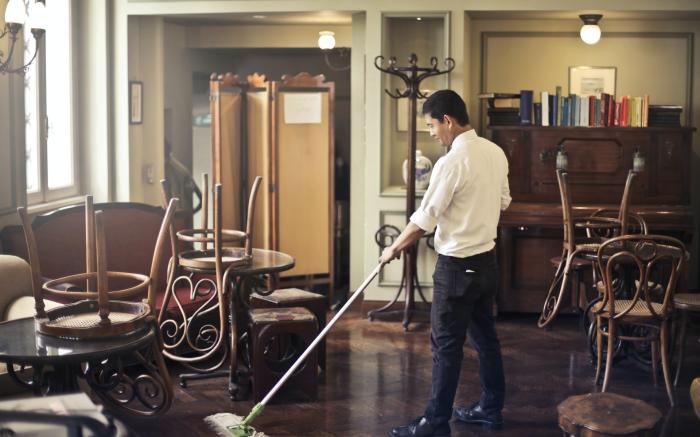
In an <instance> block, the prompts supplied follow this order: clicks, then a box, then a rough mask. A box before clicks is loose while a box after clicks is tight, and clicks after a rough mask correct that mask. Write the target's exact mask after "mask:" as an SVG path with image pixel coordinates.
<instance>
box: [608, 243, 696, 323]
mask: <svg viewBox="0 0 700 437" xmlns="http://www.w3.org/2000/svg"><path fill="white" fill-rule="evenodd" d="M685 256H686V252H685V246H684V245H683V243H681V242H680V241H679V240H677V239H676V238H673V237H668V236H662V235H623V236H620V237H615V238H612V239H610V240H607V241H605V242H604V243H603V244H602V245H601V246H600V248H599V249H598V254H597V262H598V265H599V266H600V270H601V273H602V276H603V284H604V286H603V287H602V291H603V300H602V302H601V303H600V305H599V306H598V308H599V309H598V312H601V311H605V312H606V313H608V314H609V316H608V317H609V318H612V319H615V320H619V319H623V318H625V317H634V316H637V317H638V316H640V315H646V316H651V317H652V318H654V319H656V320H659V321H661V320H665V319H667V318H668V317H669V316H670V312H671V308H672V300H673V293H674V290H675V288H676V282H677V280H678V277H679V275H680V273H681V271H682V269H683V266H684V262H685ZM620 269H626V271H628V272H634V273H633V274H632V275H631V276H633V277H629V275H628V279H627V280H626V281H625V282H627V283H626V284H625V286H626V287H627V288H628V289H629V294H628V295H627V296H625V299H624V301H622V302H623V304H622V305H619V304H618V305H616V299H618V298H617V297H616V294H615V292H616V288H618V287H615V286H614V284H613V281H614V279H615V277H616V272H618V271H620ZM647 311H648V312H647Z"/></svg>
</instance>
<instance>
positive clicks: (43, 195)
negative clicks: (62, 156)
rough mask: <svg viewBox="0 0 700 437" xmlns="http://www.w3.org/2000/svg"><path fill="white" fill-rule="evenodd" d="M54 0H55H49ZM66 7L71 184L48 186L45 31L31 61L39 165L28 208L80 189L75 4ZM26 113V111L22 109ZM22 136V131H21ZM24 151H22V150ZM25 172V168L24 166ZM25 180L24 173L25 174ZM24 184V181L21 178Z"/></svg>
mask: <svg viewBox="0 0 700 437" xmlns="http://www.w3.org/2000/svg"><path fill="white" fill-rule="evenodd" d="M53 1H57V0H53ZM66 4H67V7H68V20H69V32H68V53H69V55H68V59H69V61H70V64H69V72H68V75H69V83H68V85H67V86H68V87H69V91H68V94H69V95H70V99H71V102H70V107H69V111H70V112H71V126H70V127H69V132H70V136H71V139H70V142H71V146H72V150H73V166H72V167H73V184H72V185H69V186H66V187H61V188H54V189H49V186H48V184H49V181H48V158H47V157H48V154H47V146H48V133H49V132H48V128H49V119H48V108H47V81H46V79H47V76H46V74H47V73H46V38H47V37H50V36H48V32H47V33H46V34H45V35H44V37H43V38H42V39H41V40H40V41H39V52H38V53H37V57H36V59H35V61H34V66H33V67H34V68H36V87H37V88H36V90H37V93H36V94H37V97H36V98H37V101H36V108H37V119H38V120H37V132H36V138H37V145H38V150H37V161H38V164H39V165H38V167H39V189H38V190H37V191H35V192H31V193H30V192H28V191H26V188H25V192H26V195H27V205H28V206H32V207H37V206H41V205H42V204H47V203H52V202H56V201H59V200H63V199H69V198H74V197H76V196H77V195H79V194H81V192H82V184H81V177H80V176H81V171H80V166H81V158H80V147H79V141H78V134H79V133H78V128H77V123H76V119H77V118H76V117H77V115H78V97H79V95H78V92H77V88H78V87H77V82H78V80H77V79H78V78H77V72H78V68H77V65H78V62H77V59H76V58H77V56H76V55H77V54H78V50H77V48H78V47H77V44H78V38H77V35H76V33H77V29H76V4H75V2H74V1H73V0H68V1H67V2H66ZM27 31H28V30H27V29H23V32H27ZM25 114H26V111H25ZM25 135H26V133H25ZM25 144H26V139H25ZM25 153H26V151H25ZM24 165H25V167H26V166H27V160H26V158H25V160H24ZM25 172H26V168H25ZM25 179H26V176H25ZM25 185H26V181H25Z"/></svg>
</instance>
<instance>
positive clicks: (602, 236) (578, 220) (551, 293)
mask: <svg viewBox="0 0 700 437" xmlns="http://www.w3.org/2000/svg"><path fill="white" fill-rule="evenodd" d="M556 172H557V183H558V185H559V195H560V198H561V209H562V222H563V230H564V237H563V241H562V254H561V256H560V257H558V258H553V259H552V262H554V263H558V265H557V269H556V272H555V274H554V279H553V280H552V283H551V285H550V286H549V290H548V291H547V297H546V298H545V301H544V305H543V307H542V313H541V314H540V317H539V320H538V321H537V326H539V327H540V328H543V327H545V326H547V325H549V324H550V323H551V322H552V321H553V320H554V318H555V317H556V316H557V314H558V313H559V310H560V308H561V304H562V301H563V300H564V295H565V293H566V290H567V288H568V286H569V283H570V276H571V274H572V273H576V274H577V281H578V282H581V281H580V277H581V272H582V271H583V270H585V269H586V267H587V266H588V265H592V259H594V258H595V254H596V251H597V250H598V248H599V247H600V244H601V243H602V242H603V241H605V240H606V239H608V238H611V237H614V236H618V235H624V234H626V233H627V232H628V231H629V229H630V222H631V221H632V222H634V225H635V229H638V230H639V232H641V233H643V234H646V233H647V226H646V222H645V221H644V219H643V218H642V217H641V216H639V215H636V214H632V213H630V212H629V203H630V198H631V188H632V181H633V179H634V177H635V175H636V173H635V172H634V171H632V170H630V171H629V172H628V174H627V179H626V181H625V188H624V191H623V194H622V200H621V202H620V208H619V209H618V210H611V209H599V210H597V211H595V212H594V213H593V214H592V215H591V216H588V217H574V214H573V203H572V199H571V189H570V186H569V183H568V174H567V173H566V172H565V171H563V170H560V169H557V171H556ZM615 213H616V214H617V216H616V217H611V215H613V214H615ZM577 228H578V229H584V230H585V231H586V237H579V238H577V237H576V229H577ZM594 273H595V272H594ZM595 282H596V279H595V276H594V278H593V283H595ZM576 289H577V290H579V286H578V284H577V287H576ZM578 300H579V299H578V297H577V298H576V299H575V300H574V303H575V304H578Z"/></svg>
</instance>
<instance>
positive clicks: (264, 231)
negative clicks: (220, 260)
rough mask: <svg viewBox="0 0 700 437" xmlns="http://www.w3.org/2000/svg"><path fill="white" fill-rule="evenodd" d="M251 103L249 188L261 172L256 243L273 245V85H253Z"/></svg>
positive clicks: (256, 245)
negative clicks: (271, 144) (271, 93)
mask: <svg viewBox="0 0 700 437" xmlns="http://www.w3.org/2000/svg"><path fill="white" fill-rule="evenodd" d="M246 97H247V106H248V117H247V118H248V184H247V186H248V189H249V190H250V187H252V186H253V181H254V180H255V177H256V176H262V178H263V181H262V186H261V187H260V191H259V193H258V197H257V199H256V202H255V225H254V226H255V227H254V229H253V247H257V248H263V249H271V248H272V233H271V227H272V210H271V199H270V197H271V193H270V189H269V187H270V186H271V183H272V175H271V173H272V172H271V168H272V167H271V166H272V164H271V157H270V89H269V87H266V88H264V89H252V90H249V91H248V93H247V94H246Z"/></svg>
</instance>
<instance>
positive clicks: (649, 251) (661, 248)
mask: <svg viewBox="0 0 700 437" xmlns="http://www.w3.org/2000/svg"><path fill="white" fill-rule="evenodd" d="M686 256H687V254H686V251H685V246H684V245H683V243H681V242H680V241H679V240H677V239H675V238H673V237H667V236H661V235H623V236H621V237H616V238H612V239H610V240H607V241H606V242H604V243H603V244H602V245H601V246H600V247H599V248H598V252H597V256H596V258H597V263H598V266H599V267H600V272H601V275H602V282H603V286H602V287H601V288H602V293H603V296H602V299H601V300H600V301H599V302H598V303H596V304H595V305H594V306H593V312H594V314H595V316H596V337H597V339H596V343H597V363H596V374H595V381H596V383H598V381H599V378H600V374H601V369H602V361H603V337H606V338H607V352H606V360H605V375H604V378H603V387H602V391H603V392H605V391H606V390H607V388H608V384H609V383H610V375H611V369H612V362H613V357H614V353H613V348H614V344H615V343H616V342H617V340H618V339H619V340H625V341H636V342H641V341H643V342H650V343H651V355H652V359H651V364H652V372H653V378H654V385H656V382H657V381H656V374H657V361H658V358H657V357H658V355H659V349H660V350H661V366H662V370H663V375H664V382H665V384H666V392H667V394H668V398H669V401H670V403H671V406H673V405H674V400H673V386H672V384H671V378H670V372H669V361H668V344H667V343H668V337H669V336H668V329H669V322H670V319H671V313H672V309H673V293H674V291H675V288H676V282H677V280H678V277H679V275H680V273H681V271H682V269H683V267H684V263H685V259H686ZM623 270H624V271H625V272H626V274H627V275H628V276H635V277H634V280H632V279H633V278H631V277H630V278H628V280H627V281H626V284H625V285H626V287H627V291H626V292H625V293H623V294H622V295H621V296H618V295H617V290H616V288H617V287H616V286H615V285H614V284H613V282H614V280H615V279H616V278H617V276H618V273H617V272H619V271H623ZM620 325H637V326H644V327H645V328H647V329H645V330H641V331H640V330H622V329H620Z"/></svg>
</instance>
